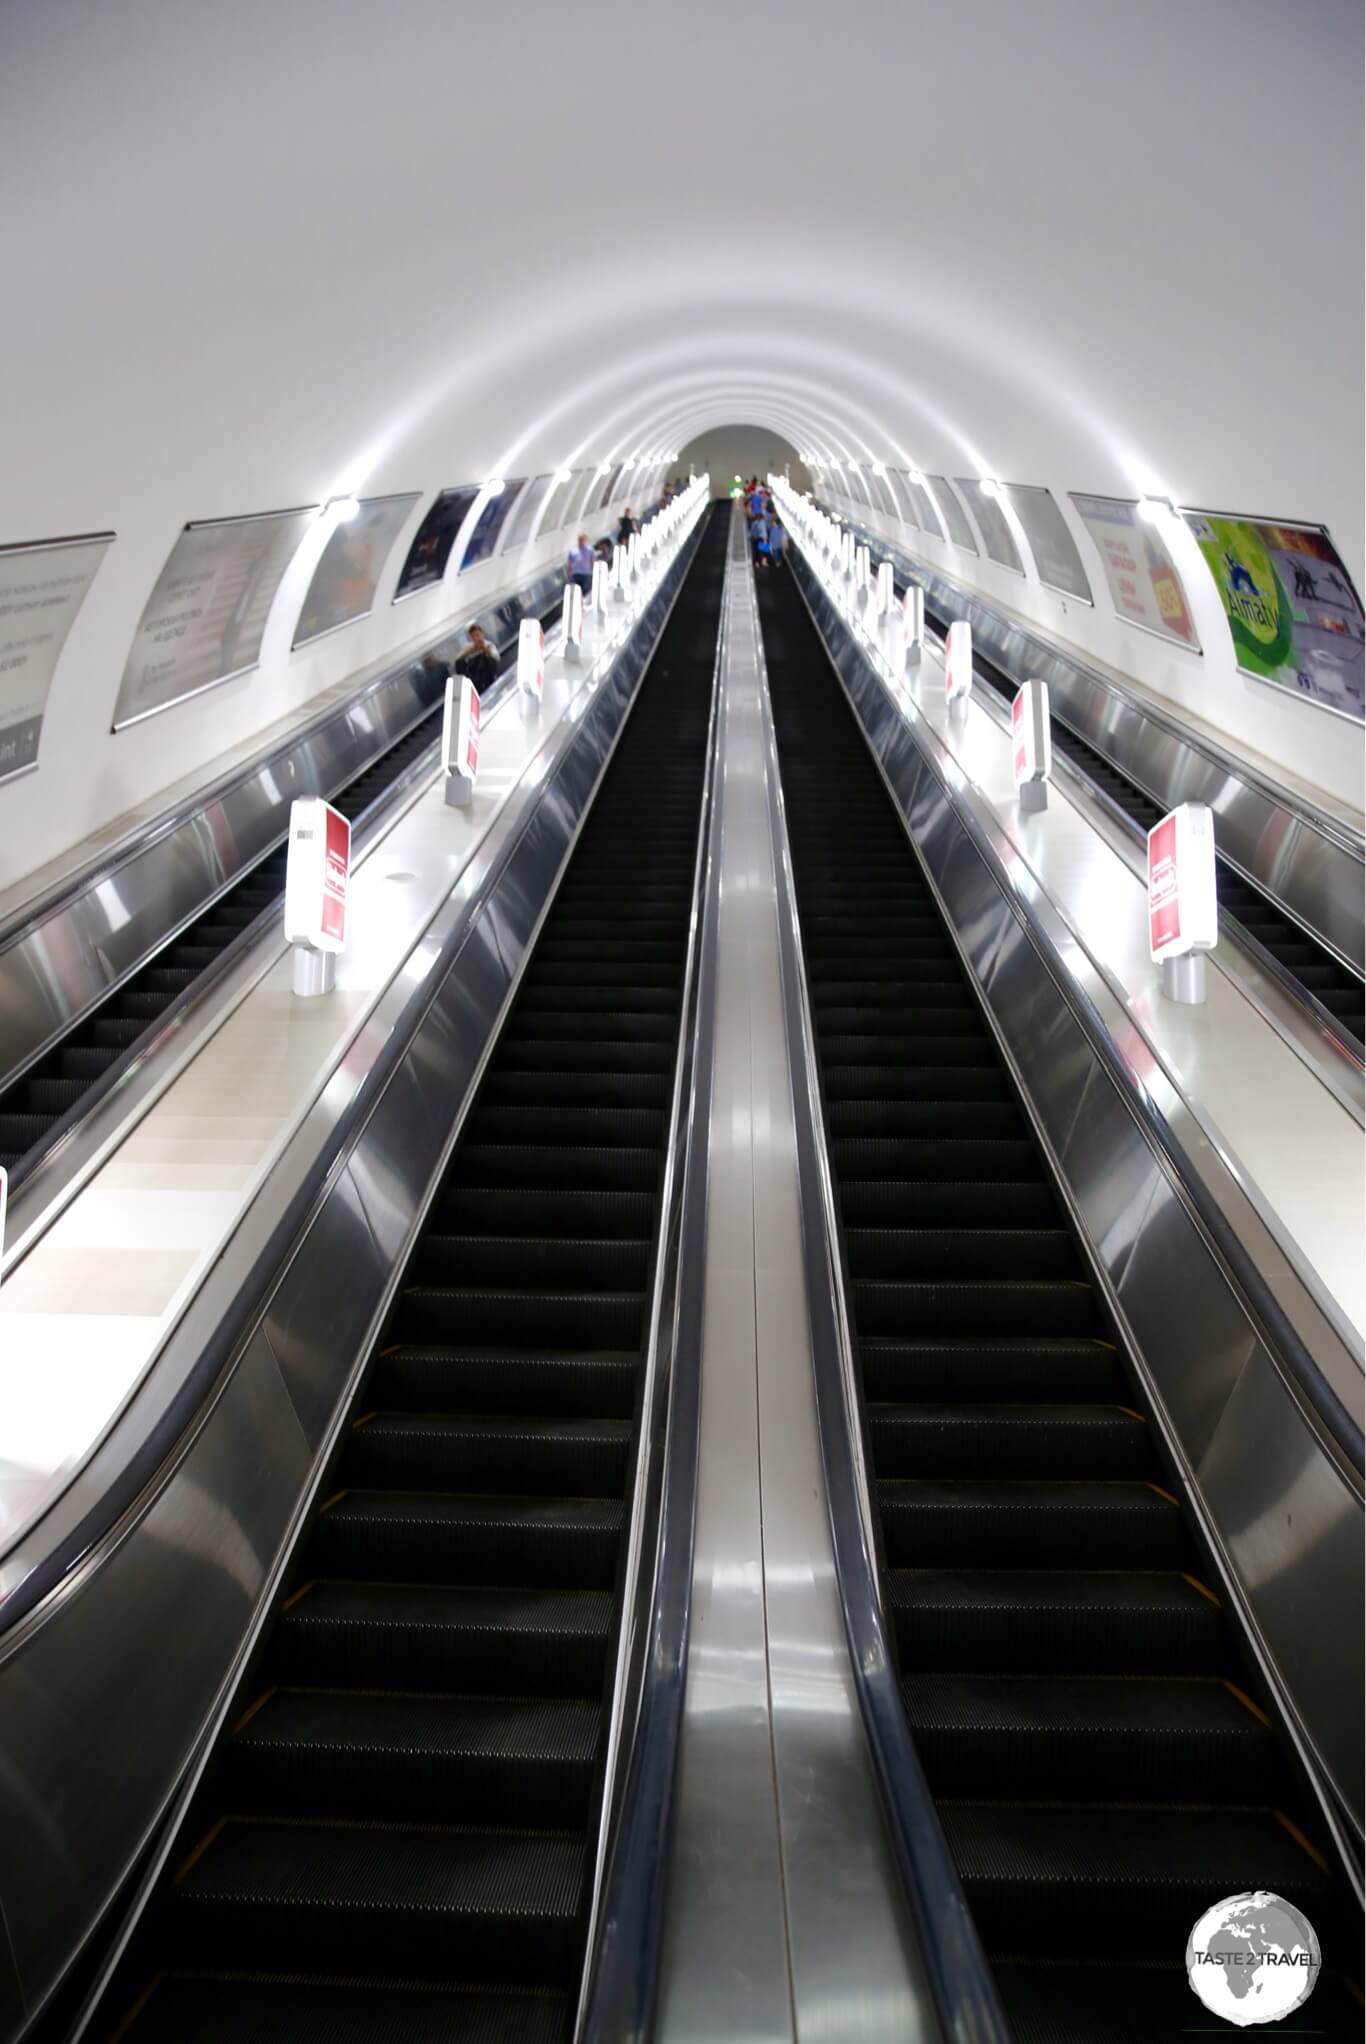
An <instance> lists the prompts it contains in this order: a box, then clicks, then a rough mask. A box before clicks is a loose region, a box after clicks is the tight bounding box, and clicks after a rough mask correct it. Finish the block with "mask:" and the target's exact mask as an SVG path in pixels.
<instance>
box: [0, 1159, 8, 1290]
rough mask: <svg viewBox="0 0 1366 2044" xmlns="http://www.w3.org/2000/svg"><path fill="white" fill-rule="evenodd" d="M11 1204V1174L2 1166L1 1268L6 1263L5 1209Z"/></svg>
mask: <svg viewBox="0 0 1366 2044" xmlns="http://www.w3.org/2000/svg"><path fill="white" fill-rule="evenodd" d="M8 1203H9V1173H8V1171H6V1169H5V1167H4V1165H3V1164H0V1266H3V1264H4V1261H5V1208H6V1206H7V1205H8Z"/></svg>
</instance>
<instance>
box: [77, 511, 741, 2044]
mask: <svg viewBox="0 0 1366 2044" xmlns="http://www.w3.org/2000/svg"><path fill="white" fill-rule="evenodd" d="M727 525H728V507H727V509H725V510H722V511H718V512H714V513H713V516H712V522H711V524H710V526H709V527H708V529H707V530H706V531H705V533H704V535H703V538H702V541H701V544H700V546H699V549H698V553H697V556H696V558H695V560H694V562H693V564H692V567H691V569H690V570H689V573H688V577H687V579H686V581H685V583H684V586H683V589H682V592H681V593H680V596H679V598H678V601H677V603H676V605H675V608H674V610H673V613H672V615H671V617H670V618H669V620H668V622H667V624H666V626H665V629H664V631H663V634H662V636H661V638H660V641H659V644H658V646H657V648H656V650H655V653H654V657H653V660H652V662H651V665H650V667H649V669H648V671H647V673H646V675H645V678H644V680H643V682H642V684H641V688H640V692H639V695H638V697H637V700H636V703H635V706H634V708H633V710H632V712H631V715H630V717H629V720H628V722H627V724H626V726H625V729H624V732H623V735H622V737H621V740H620V743H619V745H618V748H617V751H616V754H615V756H614V758H613V760H612V762H611V764H610V765H609V767H608V770H607V773H606V775H605V777H604V779H603V782H602V785H601V787H600V789H599V791H598V794H597V797H596V800H595V802H594V805H593V807H592V810H591V811H590V813H589V816H588V818H587V821H586V822H585V824H584V826H583V829H582V832H581V834H580V838H579V841H578V844H577V846H576V848H575V851H574V853H573V856H572V858H571V860H570V862H569V864H568V866H567V868H566V871H565V873H564V876H563V878H562V881H561V884H560V887H559V889H558V892H557V894H556V896H555V899H554V902H553V904H552V907H551V909H550V912H549V914H548V915H547V917H546V920H545V922H544V924H543V927H542V931H541V934H540V937H539V940H538V941H537V943H536V946H535V949H534V951H533V953H532V955H531V958H530V959H529V961H528V964H527V968H526V972H525V974H524V977H523V979H522V982H521V985H520V988H519V990H518V993H517V996H516V999H515V1002H514V1004H513V1007H512V1009H511V1012H510V1014H509V1017H508V1020H507V1022H506V1024H505V1026H504V1028H503V1030H502V1032H501V1034H500V1036H499V1039H498V1042H497V1045H496V1047H495V1049H494V1052H493V1055H492V1057H491V1059H490V1062H489V1065H488V1067H487V1070H486V1072H485V1075H484V1077H483V1080H482V1082H481V1085H480V1089H479V1092H478V1094H477V1097H476V1099H475V1101H474V1103H473V1105H472V1107H471V1111H470V1114H469V1118H468V1120H467V1122H466V1124H465V1126H464V1128H463V1130H462V1132H461V1136H460V1140H459V1142H458V1144H457V1146H456V1148H455V1150H454V1152H453V1154H452V1157H451V1160H450V1163H449V1165H448V1167H447V1169H446V1171H445V1173H444V1176H443V1178H442V1180H441V1183H440V1184H439V1186H438V1187H437V1190H436V1193H435V1195H434V1198H433V1200H432V1203H431V1205H430V1208H429V1211H428V1213H427V1217H426V1220H425V1223H424V1226H423V1229H422V1232H421V1235H420V1237H419V1239H418V1241H417V1244H416V1246H415V1248H414V1250H413V1252H412V1254H411V1257H410V1259H409V1262H408V1265H407V1267H406V1270H405V1272H404V1274H403V1279H402V1283H401V1286H400V1289H399V1291H398V1294H397V1296H396V1299H395V1302H394V1305H393V1308H392V1310H391V1313H390V1316H389V1320H388V1324H387V1326H386V1328H385V1329H384V1332H383V1334H382V1336H381V1338H380V1340H379V1342H378V1343H377V1346H376V1349H375V1352H374V1354H373V1356H372V1357H371V1360H370V1362H369V1365H368V1367H367V1370H366V1372H365V1375H364V1377H363V1379H362V1381H361V1385H360V1388H359V1390H358V1392H357V1395H356V1398H355V1400H354V1403H353V1406H352V1409H351V1413H350V1415H349V1417H348V1420H347V1422H346V1424H345V1425H344V1428H343V1433H342V1440H341V1444H340V1446H339V1449H338V1451H337V1455H336V1459H335V1463H334V1466H333V1467H332V1468H331V1469H330V1470H329V1473H328V1475H327V1478H326V1479H325V1481H324V1483H323V1485H322V1487H321V1490H320V1493H319V1495H320V1498H321V1499H322V1502H321V1503H320V1505H319V1506H318V1508H317V1509H316V1511H315V1512H314V1514H313V1516H312V1519H311V1521H310V1522H309V1523H308V1524H307V1525H306V1527H305V1530H304V1533H303V1535H302V1537H301V1540H300V1544H299V1547H298V1550H297V1552H296V1555H295V1557H294V1559H293V1562H292V1565H291V1568H290V1571H289V1574H288V1577H287V1579H286V1581H285V1584H284V1587H283V1590H282V1593H281V1595H280V1597H279V1599H278V1602H277V1605H276V1608H275V1610H274V1612H273V1613H272V1616H271V1620H270V1622H269V1625H268V1627H267V1630H266V1634H265V1637H264V1640H263V1643H262V1646H261V1648H260V1649H259V1650H258V1652H257V1654H256V1657H255V1660H254V1664H253V1666H252V1668H251V1669H250V1670H249V1672H248V1674H247V1676H246V1678H245V1680H244V1682H243V1684H242V1685H241V1687H240V1689H239V1692H238V1695H237V1697H236V1699H235V1701H234V1704H233V1708H232V1710H231V1712H230V1713H229V1717H228V1720H227V1728H226V1730H225V1731H224V1733H223V1734H222V1736H221V1738H220V1740H219V1744H218V1748H217V1749H216V1751H215V1754H214V1755H213V1757H212V1760H211V1763H210V1767H209V1770H208V1772H207V1774H206V1777H205V1781H204V1783H203V1785H202V1786H201V1788H200V1789H199V1791H198V1792H197V1794H196V1798H195V1801H194V1804H193V1806H192V1808H191V1810H190V1812H189V1814H188V1816H187V1818H186V1821H185V1823H184V1824H183V1826H182V1827H181V1830H180V1832H179V1834H178V1837H177V1840H176V1843H175V1846H174V1848H173V1850H172V1853H171V1855H170V1858H169V1860H168V1868H167V1873H166V1874H165V1875H163V1877H162V1880H161V1883H160V1885H159V1887H158V1889H157V1891H156V1893H155V1894H154V1895H153V1897H152V1899H151V1901H150V1903H149V1904H148V1907H147V1909H146V1910H145V1911H144V1915H143V1919H142V1922H141V1924H140V1925H139V1927H138V1929H137V1931H136V1933H135V1934H134V1937H133V1940H132V1942H131V1944H130V1947H129V1950H128V1952H127V1954H126V1955H125V1957H124V1959H123V1960H122V1962H121V1964H120V1967H119V1970H118V1971H117V1973H116V1974H115V1976H114V1979H113V1981H112V1983H111V1985H110V1987H109V1989H108V1990H107V1991H106V1993H105V1995H104V1998H103V2000H102V2003H101V2005H100V2009H99V2010H98V2011H97V2019H96V2021H95V2023H94V2025H93V2027H92V2028H91V2029H90V2030H88V2031H86V2032H85V2033H83V2034H86V2035H91V2036H104V2037H108V2036H111V2035H113V2036H117V2037H120V2038H123V2037H127V2038H130V2039H135V2040H138V2044H144V2040H153V2039H155V2040H164V2044H172V2040H174V2044H198V2040H203V2044H207V2040H210V2039H212V2040H214V2044H228V2040H232V2044H247V2040H251V2044H271V2040H279V2044H284V2040H289V2044H324V2040H326V2044H362V2040H370V2039H379V2038H383V2039H385V2040H389V2044H398V2040H423V2044H427V2040H432V2044H434V2040H436V2039H438V2038H439V2039H442V2040H450V2044H474V2040H480V2044H484V2040H487V2044H493V2040H497V2044H504V2040H506V2044H559V2040H562V2039H565V2038H566V2037H567V2036H568V2035H569V2033H570V2030H571V2028H572V2021H573V2014H574V2008H575V2000H576V1996H577V1992H578V1985H579V1979H580V1974H581V1970H582V1966H583V1959H584V1941H585V1935H586V1911H587V1906H588V1902H589V1899H590V1897H589V1884H590V1879H591V1875H592V1871H593V1845H594V1837H595V1826H596V1821H597V1810H598V1806H599V1802H600V1797H601V1790H602V1781H601V1769H602V1760H603V1728H604V1724H605V1721H606V1717H607V1712H608V1707H609V1704H610V1695H609V1690H608V1684H609V1682H610V1678H611V1670H612V1664H613V1650H614V1640H615V1635H616V1631H617V1626H618V1618H619V1611H618V1603H619V1597H620V1589H621V1585H620V1569H621V1564H622V1557H623V1549H624V1545H625V1543H624V1541H623V1537H622V1536H623V1532H624V1529H625V1527H626V1525H627V1522H628V1518H629V1511H630V1490H631V1481H632V1474H633V1467H634V1436H635V1429H636V1423H637V1402H638V1391H639V1378H640V1374H641V1362H642V1356H643V1351H644V1345H645V1342H646V1339H647V1334H648V1328H649V1318H650V1300H651V1291H652V1284H653V1276H654V1263H655V1254H656V1234H657V1228H658V1205H659V1196H660V1188H661V1175H662V1169H663V1162H664V1151H665V1144H666V1138H667V1134H668V1122H669V1110H670V1100H671V1090H672V1083H673V1072H674V1066H675V1061H676V1056H677V1051H678V1033H679V1026H680V1012H681V1011H680V1002H681V996H682V991H683V975H684V967H685V960H686V954H687V945H688V934H689V923H690V916H691V907H692V888H693V876H694V862H695V858H696V852H697V839H698V828H699V812H700V801H701V792H702V786H703V776H704V768H705V752H706V737H707V728H708V713H709V707H710V697H711V685H712V674H713V665H714V658H715V649H716V637H717V630H718V625H719V618H720V603H721V591H722V583H723V577H724V568H725V548H726V532H727Z"/></svg>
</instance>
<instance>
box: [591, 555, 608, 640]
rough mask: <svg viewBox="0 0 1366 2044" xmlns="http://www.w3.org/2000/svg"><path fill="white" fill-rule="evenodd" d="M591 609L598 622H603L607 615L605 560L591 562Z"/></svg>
mask: <svg viewBox="0 0 1366 2044" xmlns="http://www.w3.org/2000/svg"><path fill="white" fill-rule="evenodd" d="M592 611H593V615H594V617H595V618H596V619H597V621H598V623H599V624H602V623H604V622H605V620H606V617H607V563H606V561H594V563H593V591H592Z"/></svg>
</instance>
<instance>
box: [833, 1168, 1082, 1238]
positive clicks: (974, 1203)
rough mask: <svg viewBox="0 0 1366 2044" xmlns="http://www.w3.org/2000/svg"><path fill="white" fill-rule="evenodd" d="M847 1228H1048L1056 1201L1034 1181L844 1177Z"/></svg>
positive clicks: (842, 1197)
mask: <svg viewBox="0 0 1366 2044" xmlns="http://www.w3.org/2000/svg"><path fill="white" fill-rule="evenodd" d="M840 1210H841V1212H842V1214H843V1217H844V1223H845V1228H846V1231H847V1232H846V1239H848V1232H852V1231H853V1230H855V1229H858V1228H867V1229H874V1228H885V1229H899V1228H943V1229H948V1228H959V1227H967V1228H969V1229H976V1228H995V1229H1001V1230H1005V1229H1024V1228H1032V1229H1037V1230H1040V1231H1044V1232H1049V1233H1051V1232H1053V1230H1054V1229H1055V1228H1056V1225H1057V1221H1058V1204H1057V1201H1056V1200H1055V1199H1054V1198H1053V1195H1052V1193H1051V1192H1050V1191H1049V1189H1048V1187H1047V1186H1046V1185H1044V1184H1043V1183H1042V1182H1041V1181H1039V1180H1037V1179H1035V1180H1019V1179H1017V1180H1014V1181H1009V1180H1001V1181H997V1180H994V1179H987V1180H985V1181H983V1180H982V1179H971V1180H969V1181H968V1182H967V1183H966V1184H964V1185H956V1184H954V1182H953V1180H952V1179H943V1180H939V1181H935V1180H926V1181H924V1182H923V1183H918V1182H917V1181H915V1180H913V1179H901V1178H848V1179H845V1180H844V1182H843V1183H842V1184H841V1186H840Z"/></svg>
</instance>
